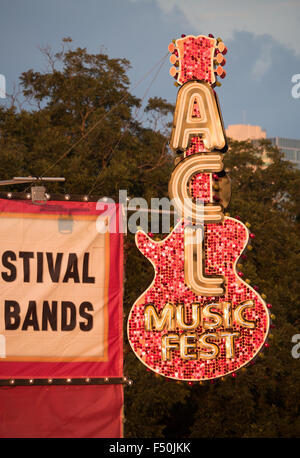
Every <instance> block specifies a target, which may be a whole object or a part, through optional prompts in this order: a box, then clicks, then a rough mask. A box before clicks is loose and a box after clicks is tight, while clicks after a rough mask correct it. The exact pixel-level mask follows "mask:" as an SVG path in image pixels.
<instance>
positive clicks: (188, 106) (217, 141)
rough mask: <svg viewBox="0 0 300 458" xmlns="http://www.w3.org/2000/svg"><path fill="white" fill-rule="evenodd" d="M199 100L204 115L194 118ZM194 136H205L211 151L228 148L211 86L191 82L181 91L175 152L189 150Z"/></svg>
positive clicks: (176, 124) (174, 130) (176, 113)
mask: <svg viewBox="0 0 300 458" xmlns="http://www.w3.org/2000/svg"><path fill="white" fill-rule="evenodd" d="M195 101H196V102H197V104H198V107H199V112H200V114H199V115H197V116H193V106H194V102H195ZM192 136H201V138H202V140H203V143H204V146H205V148H206V150H207V151H211V150H212V149H218V150H221V149H222V148H224V146H225V145H226V140H225V134H224V127H223V122H222V119H221V113H220V110H219V108H218V101H217V97H216V95H215V93H214V91H213V89H212V88H211V86H210V85H209V84H207V83H204V82H197V81H191V82H189V83H186V84H184V85H183V86H182V88H181V89H180V90H179V92H178V96H177V101H176V108H175V116H174V124H173V130H172V136H171V141H170V146H171V148H172V149H173V150H174V151H176V150H178V149H179V150H183V151H184V150H186V149H187V148H188V146H189V143H190V139H191V137H192Z"/></svg>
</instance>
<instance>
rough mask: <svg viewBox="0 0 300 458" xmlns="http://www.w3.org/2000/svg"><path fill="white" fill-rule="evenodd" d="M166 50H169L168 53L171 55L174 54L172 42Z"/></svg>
mask: <svg viewBox="0 0 300 458" xmlns="http://www.w3.org/2000/svg"><path fill="white" fill-rule="evenodd" d="M168 50H169V52H171V53H173V52H174V50H175V44H174V43H173V42H172V43H170V44H169V46H168Z"/></svg>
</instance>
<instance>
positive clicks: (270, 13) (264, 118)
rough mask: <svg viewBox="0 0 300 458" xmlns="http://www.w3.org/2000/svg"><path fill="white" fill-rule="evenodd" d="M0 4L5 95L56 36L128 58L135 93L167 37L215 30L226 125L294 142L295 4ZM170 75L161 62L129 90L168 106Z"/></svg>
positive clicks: (70, 0)
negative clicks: (221, 54)
mask: <svg viewBox="0 0 300 458" xmlns="http://www.w3.org/2000/svg"><path fill="white" fill-rule="evenodd" d="M0 6H1V10H0V37H1V61H0V74H2V75H4V76H5V78H6V82H7V91H8V92H9V91H10V90H11V88H12V87H13V84H17V82H18V77H19V75H20V74H21V72H23V71H26V70H28V69H30V68H33V69H35V70H38V71H43V70H44V69H45V61H44V58H43V57H42V56H41V53H40V51H39V47H44V46H47V45H50V46H51V47H52V48H53V49H54V50H58V49H59V47H60V42H61V39H62V38H63V37H67V36H69V37H71V38H72V39H73V42H74V45H75V46H76V47H77V46H79V47H85V48H87V50H88V51H89V52H99V51H105V52H107V53H108V54H109V56H110V57H126V58H127V59H129V60H130V62H131V65H132V69H131V70H130V73H129V76H130V79H131V82H132V87H134V86H135V85H136V84H137V82H138V81H139V80H140V79H141V78H142V77H143V75H145V74H146V73H147V72H148V71H149V70H150V69H151V68H152V67H153V66H155V65H156V64H157V62H158V61H159V60H160V59H161V58H162V57H163V56H164V55H165V54H166V52H167V47H168V44H169V42H170V41H171V40H172V39H173V38H178V37H180V35H181V34H182V33H185V34H193V35H200V34H204V35H207V34H208V33H212V34H214V35H215V36H220V37H222V38H223V40H224V41H225V44H226V45H227V47H228V54H227V56H226V58H227V64H226V67H225V69H226V71H227V77H226V78H225V79H224V80H223V81H222V87H221V88H218V89H217V92H218V95H219V99H220V104H221V108H222V112H223V118H224V123H225V125H226V127H227V126H228V124H239V123H243V122H245V121H246V123H249V124H253V125H260V126H261V127H262V128H264V129H266V130H267V136H269V137H271V136H281V137H288V138H298V139H300V129H299V127H300V98H293V97H292V87H293V85H294V84H295V83H292V81H291V79H292V77H293V75H295V74H299V75H300V45H299V43H300V40H299V30H300V0H294V1H289V0H251V1H250V0H249V1H245V0H227V1H225V0H214V1H206V0H205V1H204V0H182V1H180V0H51V1H50V0H0ZM169 68H170V64H169V61H168V59H166V63H165V65H164V66H163V67H162V68H161V70H160V72H159V74H158V75H157V77H156V79H155V81H154V82H153V81H152V80H153V77H154V76H155V71H156V70H154V71H153V72H152V73H151V74H150V75H149V77H148V78H147V79H146V80H145V81H143V83H142V84H140V85H138V86H137V87H135V88H134V89H133V92H134V93H135V94H136V95H138V96H139V97H142V96H143V95H144V94H145V92H146V93H147V97H148V96H155V95H156V96H160V97H163V98H166V99H167V100H168V101H169V102H172V103H174V102H175V100H176V94H177V88H175V87H174V85H173V82H174V80H173V79H172V78H171V77H170V76H169ZM299 81H300V77H299ZM151 82H152V84H151ZM150 84H151V86H150V88H149V89H148V86H149V85H150ZM147 89H148V92H147ZM299 94H300V90H299ZM3 103H4V100H3V99H0V104H3Z"/></svg>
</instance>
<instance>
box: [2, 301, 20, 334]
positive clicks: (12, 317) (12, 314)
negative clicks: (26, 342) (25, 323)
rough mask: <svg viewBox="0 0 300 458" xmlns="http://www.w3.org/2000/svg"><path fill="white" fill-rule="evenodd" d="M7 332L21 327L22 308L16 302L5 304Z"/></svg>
mask: <svg viewBox="0 0 300 458" xmlns="http://www.w3.org/2000/svg"><path fill="white" fill-rule="evenodd" d="M4 321H5V330H8V331H14V330H16V329H18V327H19V326H20V306H19V304H18V302H16V301H5V302H4Z"/></svg>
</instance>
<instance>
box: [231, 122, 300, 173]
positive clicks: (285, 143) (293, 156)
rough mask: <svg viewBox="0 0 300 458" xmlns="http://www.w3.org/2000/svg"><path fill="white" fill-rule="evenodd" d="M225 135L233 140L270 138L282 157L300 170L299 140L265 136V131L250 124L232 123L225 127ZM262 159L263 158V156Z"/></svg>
mask: <svg viewBox="0 0 300 458" xmlns="http://www.w3.org/2000/svg"><path fill="white" fill-rule="evenodd" d="M226 135H227V137H229V138H232V139H233V140H238V141H245V140H251V141H252V140H260V139H267V140H270V141H271V143H272V145H274V146H277V147H278V149H280V151H281V152H282V153H283V154H284V159H286V160H287V161H290V162H292V163H293V164H295V165H296V167H297V168H298V169H299V170H300V140H296V139H291V138H282V137H267V134H266V131H265V130H263V129H262V128H261V127H260V126H251V125H250V124H248V125H247V124H233V125H229V126H228V128H227V129H226ZM263 159H264V158H263Z"/></svg>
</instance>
